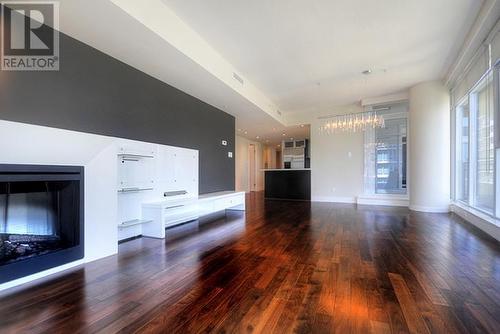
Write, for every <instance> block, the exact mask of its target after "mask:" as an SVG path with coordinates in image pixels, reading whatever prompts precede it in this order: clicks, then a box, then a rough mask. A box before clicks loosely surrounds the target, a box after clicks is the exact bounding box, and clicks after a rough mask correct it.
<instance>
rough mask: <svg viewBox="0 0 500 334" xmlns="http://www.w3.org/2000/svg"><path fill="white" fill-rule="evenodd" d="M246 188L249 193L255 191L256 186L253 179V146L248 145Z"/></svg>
mask: <svg viewBox="0 0 500 334" xmlns="http://www.w3.org/2000/svg"><path fill="white" fill-rule="evenodd" d="M248 174H249V177H248V188H249V190H250V191H256V188H257V184H256V182H257V181H256V178H255V145H254V144H250V145H248Z"/></svg>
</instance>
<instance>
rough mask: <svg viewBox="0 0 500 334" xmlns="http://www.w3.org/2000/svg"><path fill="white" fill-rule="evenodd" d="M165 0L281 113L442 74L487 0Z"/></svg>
mask: <svg viewBox="0 0 500 334" xmlns="http://www.w3.org/2000/svg"><path fill="white" fill-rule="evenodd" d="M162 1H163V2H164V3H165V4H166V5H167V6H168V7H169V8H170V9H171V10H173V11H174V12H175V13H176V14H177V15H178V16H179V17H180V18H181V19H182V20H183V21H184V22H185V23H187V24H188V25H189V26H190V27H191V28H193V29H194V30H195V31H196V32H197V33H198V34H200V35H201V37H202V38H203V39H205V40H206V41H207V42H208V43H209V44H210V45H212V46H213V47H214V48H215V49H216V50H217V51H218V52H219V53H220V54H221V55H223V57H224V58H225V59H227V60H228V61H229V62H230V63H231V64H232V65H234V66H235V67H236V68H237V69H238V70H239V71H240V72H241V73H242V74H243V75H245V76H246V77H247V78H248V79H249V80H250V81H251V82H252V83H253V84H254V85H255V86H257V87H258V88H259V89H260V90H261V91H262V92H263V93H264V94H265V95H266V96H267V97H269V98H270V99H271V100H272V101H273V102H274V103H275V104H276V105H277V106H278V107H279V108H280V110H282V111H283V112H302V111H308V110H315V109H328V108H329V107H332V106H335V105H342V104H348V103H353V102H357V101H359V100H360V99H362V98H367V97H374V96H380V95H385V94H391V93H395V92H398V91H402V90H405V89H407V88H408V87H410V86H412V85H414V84H416V83H419V82H422V81H427V80H434V79H440V78H443V77H444V75H445V73H446V71H447V69H448V67H449V66H450V65H451V62H452V61H453V60H454V59H455V57H456V55H457V53H458V50H459V48H460V46H461V45H462V43H463V42H464V39H465V36H466V34H467V32H468V31H469V30H470V28H471V26H472V24H473V22H474V20H475V18H476V16H477V14H478V12H479V9H480V7H481V4H482V2H483V1H480V0H404V1H402V0H377V1H373V0H335V1H331V0H314V1H303V0H272V1H269V0H255V1H245V0H240V1H235V0H211V1H206V0H190V1H186V0H162ZM365 69H372V70H373V74H372V75H370V76H363V75H361V72H362V71H363V70H365Z"/></svg>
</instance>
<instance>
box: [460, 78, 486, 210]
mask: <svg viewBox="0 0 500 334" xmlns="http://www.w3.org/2000/svg"><path fill="white" fill-rule="evenodd" d="M494 89H495V88H494V85H493V82H492V73H490V74H488V75H486V76H485V77H484V78H483V79H482V80H481V81H480V82H479V83H478V84H477V85H476V86H475V88H474V89H473V90H472V91H471V92H470V94H469V95H468V96H467V97H466V99H465V101H463V102H461V103H460V104H459V105H458V106H457V107H456V118H455V119H456V165H455V166H456V168H455V170H456V173H455V185H456V187H455V189H456V191H455V198H456V199H457V200H459V201H462V202H464V203H467V204H468V205H470V206H472V207H474V208H476V209H480V210H482V211H484V212H486V213H489V214H491V215H494V213H495V142H494V139H495V138H494V133H495V131H494V119H495V117H494V115H495V112H494V106H493V102H494Z"/></svg>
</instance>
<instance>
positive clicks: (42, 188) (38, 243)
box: [0, 164, 84, 283]
mask: <svg viewBox="0 0 500 334" xmlns="http://www.w3.org/2000/svg"><path fill="white" fill-rule="evenodd" d="M83 174H84V168H83V167H81V166H45V165H7V164H0V283H5V282H8V281H11V280H14V279H16V278H20V277H23V276H27V275H31V274H34V273H37V272H40V271H43V270H46V269H49V268H53V267H57V266H60V265H62V264H65V263H69V262H72V261H75V260H78V259H82V258H83V255H84V231H83V226H84V224H83V214H84V207H83V196H84V182H83V181H84V180H83Z"/></svg>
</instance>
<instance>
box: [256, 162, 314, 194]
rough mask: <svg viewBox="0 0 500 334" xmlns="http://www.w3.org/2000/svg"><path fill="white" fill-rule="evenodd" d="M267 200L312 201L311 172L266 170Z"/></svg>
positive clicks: (307, 170) (305, 170)
mask: <svg viewBox="0 0 500 334" xmlns="http://www.w3.org/2000/svg"><path fill="white" fill-rule="evenodd" d="M264 178H265V189H264V190H265V195H264V196H265V198H268V199H284V200H300V201H310V200H311V170H310V169H308V168H302V169H265V170H264Z"/></svg>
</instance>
